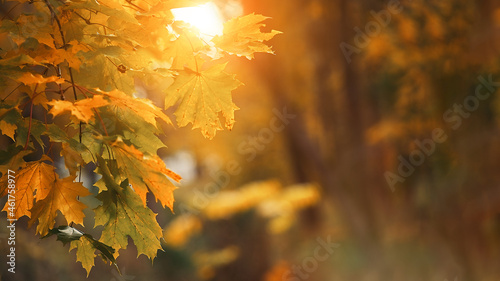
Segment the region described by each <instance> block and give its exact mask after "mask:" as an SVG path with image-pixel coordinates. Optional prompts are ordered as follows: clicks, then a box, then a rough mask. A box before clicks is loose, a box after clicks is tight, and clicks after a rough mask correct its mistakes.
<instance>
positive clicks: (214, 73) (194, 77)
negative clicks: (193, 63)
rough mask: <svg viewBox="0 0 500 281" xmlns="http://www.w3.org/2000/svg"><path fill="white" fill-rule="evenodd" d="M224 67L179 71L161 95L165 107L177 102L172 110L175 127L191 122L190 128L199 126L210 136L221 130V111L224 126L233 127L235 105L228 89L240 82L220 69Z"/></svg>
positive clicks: (216, 66)
mask: <svg viewBox="0 0 500 281" xmlns="http://www.w3.org/2000/svg"><path fill="white" fill-rule="evenodd" d="M225 67H226V64H217V65H214V66H212V67H211V68H209V69H207V70H204V71H201V72H196V71H194V70H191V69H189V68H184V70H181V71H179V75H178V76H177V77H176V78H175V81H174V83H173V84H172V85H171V86H170V87H169V88H168V89H167V91H166V97H165V108H168V107H170V106H173V105H175V104H176V103H178V102H179V106H178V107H177V110H176V111H175V116H176V117H177V124H178V125H179V126H181V127H183V126H186V125H187V124H189V123H193V129H196V128H201V132H202V134H203V135H204V136H205V137H207V138H210V139H211V138H213V137H214V136H215V132H216V131H217V130H222V126H221V123H220V121H219V116H218V115H219V112H221V113H222V116H224V118H225V121H226V123H225V125H226V127H227V128H228V129H231V128H232V127H233V124H234V111H235V110H237V109H238V107H237V106H236V105H235V104H234V103H233V100H232V97H231V91H232V90H234V89H236V88H237V87H238V86H240V85H242V83H241V82H240V81H238V80H236V78H235V75H230V74H227V73H226V72H224V68H225Z"/></svg>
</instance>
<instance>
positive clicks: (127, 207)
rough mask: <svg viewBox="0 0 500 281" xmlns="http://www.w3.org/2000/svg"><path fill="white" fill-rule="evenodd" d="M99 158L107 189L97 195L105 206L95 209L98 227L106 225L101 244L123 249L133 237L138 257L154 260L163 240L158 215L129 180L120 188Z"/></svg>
mask: <svg viewBox="0 0 500 281" xmlns="http://www.w3.org/2000/svg"><path fill="white" fill-rule="evenodd" d="M98 159H99V160H98V161H99V172H100V174H102V175H103V180H104V182H105V183H106V186H107V188H108V190H106V191H103V192H101V193H100V194H99V195H97V198H98V199H99V200H101V201H102V205H101V206H99V207H97V208H96V209H95V221H96V226H97V225H102V226H104V230H103V232H102V236H101V239H100V240H101V242H102V243H104V244H107V245H110V246H111V247H113V248H114V249H124V248H126V247H127V244H128V237H130V238H132V240H133V241H134V244H135V246H136V247H137V252H138V255H140V254H145V255H146V256H148V257H149V258H151V259H153V258H155V257H156V253H157V251H158V250H159V249H161V245H160V240H159V239H160V237H162V229H161V227H160V226H159V225H158V222H157V221H156V214H155V213H153V211H151V209H149V208H148V207H146V206H144V205H143V203H142V201H141V198H140V197H139V196H138V195H137V194H136V193H135V192H134V191H133V190H132V189H131V188H130V187H129V184H128V181H127V180H126V181H123V182H122V184H121V185H118V184H117V183H116V182H115V180H114V178H113V177H112V175H111V172H110V170H109V168H108V166H107V165H106V162H105V161H104V159H102V158H101V157H98ZM114 172H115V173H116V171H114Z"/></svg>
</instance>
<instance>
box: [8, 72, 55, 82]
mask: <svg viewBox="0 0 500 281" xmlns="http://www.w3.org/2000/svg"><path fill="white" fill-rule="evenodd" d="M16 80H17V81H19V82H21V83H23V84H24V85H31V84H42V83H50V82H56V83H57V84H62V83H64V78H61V77H57V76H50V77H43V76H42V75H40V74H33V73H31V72H25V73H24V74H23V75H22V76H21V77H19V78H17V79H16Z"/></svg>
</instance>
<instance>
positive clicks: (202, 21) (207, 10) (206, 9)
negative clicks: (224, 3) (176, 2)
mask: <svg viewBox="0 0 500 281" xmlns="http://www.w3.org/2000/svg"><path fill="white" fill-rule="evenodd" d="M172 13H173V14H174V18H175V20H179V21H184V22H187V23H189V24H191V25H192V26H194V27H196V28H198V29H199V30H200V33H201V34H203V35H208V36H215V35H221V34H222V29H223V20H222V15H221V13H220V11H219V9H218V8H217V6H216V5H215V4H214V3H207V4H203V5H199V6H196V7H188V8H178V9H172Z"/></svg>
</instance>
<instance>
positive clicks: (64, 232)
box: [42, 225, 116, 277]
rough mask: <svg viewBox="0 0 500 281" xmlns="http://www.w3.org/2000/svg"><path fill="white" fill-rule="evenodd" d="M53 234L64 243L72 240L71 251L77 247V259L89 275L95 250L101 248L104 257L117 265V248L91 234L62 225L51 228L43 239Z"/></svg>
mask: <svg viewBox="0 0 500 281" xmlns="http://www.w3.org/2000/svg"><path fill="white" fill-rule="evenodd" d="M52 235H56V236H57V240H58V241H61V242H62V243H63V244H64V245H66V243H68V242H70V247H69V251H70V252H71V250H73V249H75V248H76V249H77V250H76V260H77V261H79V262H80V263H81V264H82V266H83V268H84V269H85V270H86V271H87V277H88V276H89V274H90V270H91V269H92V267H93V266H94V257H95V250H99V251H100V252H101V256H102V257H103V259H105V260H110V261H111V262H112V263H113V264H115V265H116V260H115V258H114V257H113V253H114V252H115V250H114V249H113V248H111V247H110V246H108V245H106V244H104V243H101V242H99V241H97V240H95V239H94V238H93V237H92V235H90V234H86V233H83V232H81V231H79V230H78V229H76V228H74V227H71V226H67V225H61V226H59V227H58V228H53V229H51V230H49V233H48V234H47V235H45V236H43V237H42V239H43V238H47V237H50V236H52Z"/></svg>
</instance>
